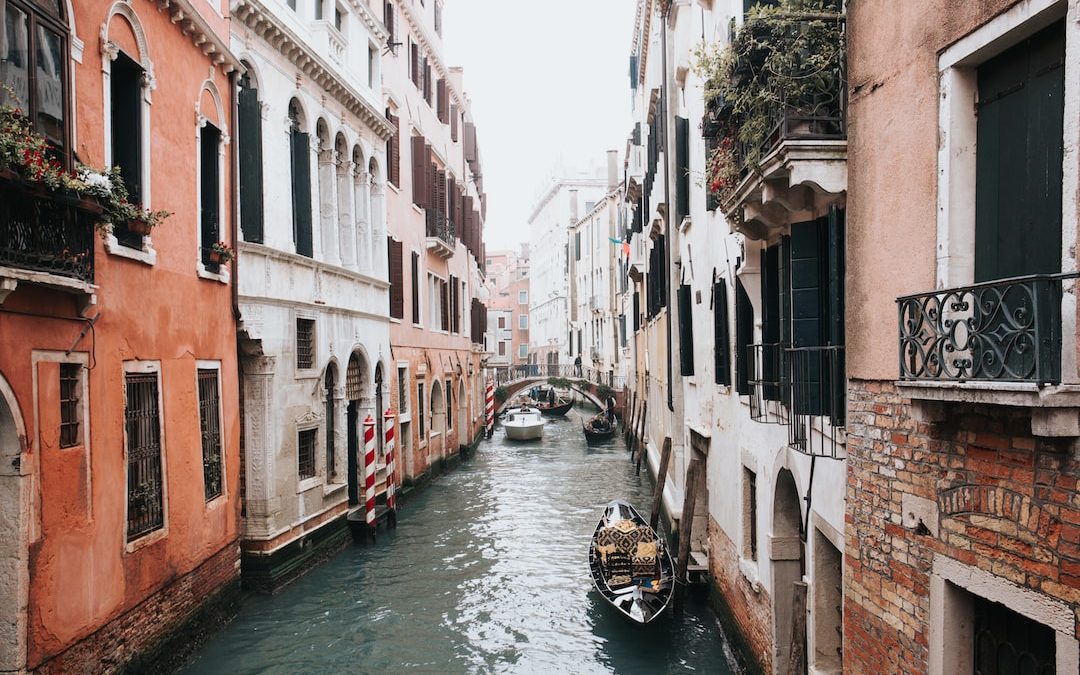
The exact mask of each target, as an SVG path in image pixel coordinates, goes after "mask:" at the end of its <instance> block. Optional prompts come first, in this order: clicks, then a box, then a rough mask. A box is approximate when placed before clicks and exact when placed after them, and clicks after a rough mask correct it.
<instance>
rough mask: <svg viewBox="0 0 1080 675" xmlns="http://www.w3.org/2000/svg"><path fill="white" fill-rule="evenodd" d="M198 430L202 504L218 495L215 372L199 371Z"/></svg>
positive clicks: (218, 416)
mask: <svg viewBox="0 0 1080 675" xmlns="http://www.w3.org/2000/svg"><path fill="white" fill-rule="evenodd" d="M198 383H199V430H200V432H201V435H202V460H203V491H204V493H205V497H206V501H210V500H211V499H214V498H215V497H220V496H221V493H222V475H223V473H224V472H223V471H222V466H221V465H222V455H221V395H220V386H219V384H218V371H217V368H199V371H198Z"/></svg>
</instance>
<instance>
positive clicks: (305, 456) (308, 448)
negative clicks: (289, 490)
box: [296, 429, 319, 480]
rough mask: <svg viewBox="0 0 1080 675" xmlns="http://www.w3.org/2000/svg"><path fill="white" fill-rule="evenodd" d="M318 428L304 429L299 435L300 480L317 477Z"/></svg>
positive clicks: (297, 442)
mask: <svg viewBox="0 0 1080 675" xmlns="http://www.w3.org/2000/svg"><path fill="white" fill-rule="evenodd" d="M318 433H319V430H318V429H304V430H303V431H301V432H300V433H299V435H298V436H297V441H296V448H297V456H298V459H297V475H298V476H299V477H300V480H304V479H305V478H314V477H315V440H316V437H317V436H318Z"/></svg>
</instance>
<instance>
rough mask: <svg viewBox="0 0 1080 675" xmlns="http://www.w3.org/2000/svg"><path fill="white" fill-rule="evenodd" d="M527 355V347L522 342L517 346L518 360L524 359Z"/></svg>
mask: <svg viewBox="0 0 1080 675" xmlns="http://www.w3.org/2000/svg"><path fill="white" fill-rule="evenodd" d="M528 355H529V345H527V344H525V343H524V342H523V343H521V344H519V345H518V358H522V359H524V358H526V357H528Z"/></svg>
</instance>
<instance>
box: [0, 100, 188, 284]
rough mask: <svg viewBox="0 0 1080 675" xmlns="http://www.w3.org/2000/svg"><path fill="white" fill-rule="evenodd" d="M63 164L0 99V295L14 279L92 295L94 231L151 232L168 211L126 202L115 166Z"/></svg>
mask: <svg viewBox="0 0 1080 675" xmlns="http://www.w3.org/2000/svg"><path fill="white" fill-rule="evenodd" d="M66 164H67V162H66V161H65V158H64V157H63V156H62V154H61V153H59V152H58V151H57V150H56V148H54V147H53V146H52V145H51V144H50V142H49V141H48V140H47V139H46V138H45V137H44V136H43V135H41V134H40V133H38V132H37V131H35V130H34V128H33V125H32V124H31V121H30V119H29V118H28V117H27V116H26V115H25V114H24V113H23V111H22V110H21V109H19V108H17V107H15V106H13V105H3V106H0V302H3V300H4V299H6V297H7V295H9V294H10V293H11V292H12V291H14V290H15V288H16V287H17V286H18V285H19V284H20V283H33V284H38V285H42V286H48V287H52V288H56V289H60V290H64V291H70V292H75V293H83V294H86V295H88V296H92V295H93V283H94V235H95V233H97V234H100V235H102V236H104V235H105V234H107V233H109V232H110V231H111V229H112V227H113V225H114V224H123V225H124V226H127V227H129V228H130V229H133V230H134V229H137V228H142V229H143V230H144V231H146V232H149V229H150V228H151V227H153V226H154V225H156V224H158V223H159V222H160V221H162V220H163V219H164V218H166V217H168V215H169V214H168V213H167V212H164V211H154V212H151V211H147V210H145V209H142V208H141V207H140V206H138V205H137V204H133V203H131V202H130V201H128V193H127V190H126V189H125V187H124V182H123V180H122V179H121V177H120V172H119V169H116V168H115V167H114V168H113V169H111V170H108V171H105V170H101V169H96V168H94V167H91V166H87V165H83V164H79V163H76V166H75V168H74V169H69V168H67V166H66Z"/></svg>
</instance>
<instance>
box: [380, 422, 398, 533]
mask: <svg viewBox="0 0 1080 675" xmlns="http://www.w3.org/2000/svg"><path fill="white" fill-rule="evenodd" d="M395 419H396V418H395V416H394V410H393V409H392V408H387V409H386V413H385V414H383V427H384V428H385V429H386V439H385V443H384V444H383V447H385V448H386V508H387V509H388V510H389V512H388V513H387V514H386V518H387V520H386V522H387V524H388V525H390V527H397V495H396V493H397V472H396V471H395V470H394V420H395Z"/></svg>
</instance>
